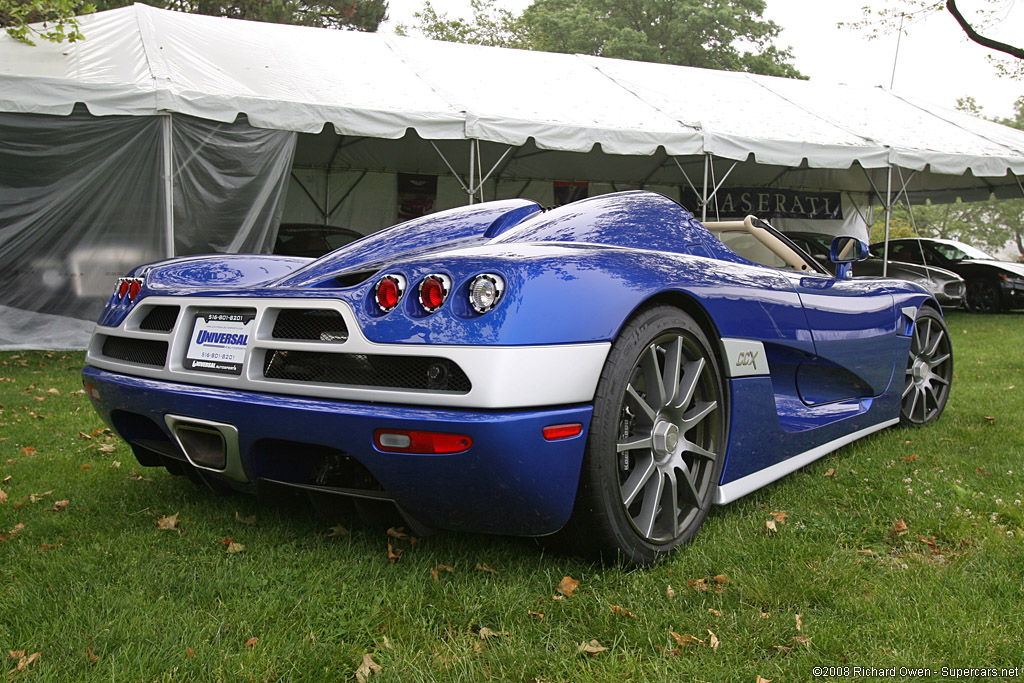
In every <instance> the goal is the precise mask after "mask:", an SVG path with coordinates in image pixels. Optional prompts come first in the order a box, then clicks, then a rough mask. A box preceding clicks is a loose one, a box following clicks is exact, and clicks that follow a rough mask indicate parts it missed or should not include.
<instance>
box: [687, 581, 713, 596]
mask: <svg viewBox="0 0 1024 683" xmlns="http://www.w3.org/2000/svg"><path fill="white" fill-rule="evenodd" d="M686 587H687V588H692V589H693V590H695V591H697V592H698V593H707V592H708V582H707V581H705V580H704V579H697V580H696V581H687V582H686Z"/></svg>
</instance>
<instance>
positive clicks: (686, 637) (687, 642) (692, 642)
mask: <svg viewBox="0 0 1024 683" xmlns="http://www.w3.org/2000/svg"><path fill="white" fill-rule="evenodd" d="M669 635H671V636H672V637H673V638H675V639H676V644H677V645H679V647H697V646H698V645H704V644H705V643H704V641H703V640H701V639H700V638H697V637H696V636H691V635H690V634H689V633H684V634H682V635H679V634H678V633H676V632H675V631H669Z"/></svg>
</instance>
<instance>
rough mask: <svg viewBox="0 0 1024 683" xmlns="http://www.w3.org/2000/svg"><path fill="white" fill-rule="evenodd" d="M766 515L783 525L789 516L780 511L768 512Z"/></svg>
mask: <svg viewBox="0 0 1024 683" xmlns="http://www.w3.org/2000/svg"><path fill="white" fill-rule="evenodd" d="M768 514H769V515H771V516H772V517H773V518H774V519H775V521H776V522H778V523H779V524H785V523H786V518H787V517H789V515H787V514H786V513H785V512H780V511H776V512H769V513H768Z"/></svg>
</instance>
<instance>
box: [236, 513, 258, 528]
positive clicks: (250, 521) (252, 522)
mask: <svg viewBox="0 0 1024 683" xmlns="http://www.w3.org/2000/svg"><path fill="white" fill-rule="evenodd" d="M235 521H236V522H241V523H242V524H245V525H246V526H256V515H252V516H250V517H242V516H241V515H240V514H238V510H235Z"/></svg>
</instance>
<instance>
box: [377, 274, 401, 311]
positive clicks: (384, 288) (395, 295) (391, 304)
mask: <svg viewBox="0 0 1024 683" xmlns="http://www.w3.org/2000/svg"><path fill="white" fill-rule="evenodd" d="M404 293H405V278H404V277H402V276H401V275H385V276H384V277H382V278H381V279H379V280H377V286H376V288H375V290H374V296H375V298H376V300H377V307H378V308H380V310H382V311H384V312H385V313H387V312H388V311H390V310H393V309H394V308H395V306H397V305H398V302H399V301H401V300H402V294H404Z"/></svg>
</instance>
